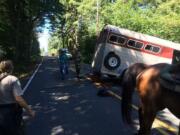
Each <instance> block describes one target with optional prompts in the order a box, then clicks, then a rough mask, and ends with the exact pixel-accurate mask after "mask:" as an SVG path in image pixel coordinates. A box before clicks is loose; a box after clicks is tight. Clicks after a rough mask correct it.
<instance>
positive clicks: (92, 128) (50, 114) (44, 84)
mask: <svg viewBox="0 0 180 135" xmlns="http://www.w3.org/2000/svg"><path fill="white" fill-rule="evenodd" d="M97 90H98V89H97V88H96V87H95V86H94V85H93V84H92V82H91V81H88V80H85V79H84V80H82V81H81V82H78V81H77V80H76V78H75V73H74V70H73V68H72V67H71V68H70V72H69V75H68V78H67V79H66V80H65V81H62V80H60V75H59V69H58V64H57V60H56V58H50V57H47V58H45V59H44V61H43V63H42V66H41V67H40V68H39V70H38V72H37V74H36V76H35V78H34V79H33V80H32V82H31V84H30V86H29V87H28V89H27V90H26V92H25V98H26V99H27V101H28V102H29V103H30V104H31V105H32V106H33V108H34V109H35V110H36V112H37V116H36V117H35V119H33V120H29V121H27V135H120V134H121V135H131V134H132V132H133V131H132V129H130V128H128V127H127V126H126V125H124V124H123V123H122V120H121V114H120V102H117V101H116V100H115V99H114V98H111V97H109V98H102V97H98V96H97V95H96V94H97Z"/></svg>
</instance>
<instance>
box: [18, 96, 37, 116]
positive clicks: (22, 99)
mask: <svg viewBox="0 0 180 135" xmlns="http://www.w3.org/2000/svg"><path fill="white" fill-rule="evenodd" d="M15 100H16V102H17V103H18V104H19V105H20V106H21V107H22V108H24V109H25V110H26V111H27V112H28V114H29V115H30V116H31V117H34V116H35V112H34V111H33V110H32V109H31V108H30V107H29V106H28V104H27V103H26V101H25V100H24V98H23V97H22V96H15Z"/></svg>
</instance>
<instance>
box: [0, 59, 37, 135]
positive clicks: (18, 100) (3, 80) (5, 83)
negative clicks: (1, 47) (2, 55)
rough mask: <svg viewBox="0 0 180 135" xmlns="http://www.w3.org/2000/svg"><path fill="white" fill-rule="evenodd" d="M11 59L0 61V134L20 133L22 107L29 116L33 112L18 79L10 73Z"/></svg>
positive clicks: (11, 70)
mask: <svg viewBox="0 0 180 135" xmlns="http://www.w3.org/2000/svg"><path fill="white" fill-rule="evenodd" d="M12 72H13V63H12V61H11V60H3V61H1V62H0V135H21V134H22V132H23V131H22V130H21V129H22V125H21V124H22V112H23V111H22V109H23V108H24V109H25V110H26V111H27V113H28V114H29V115H30V116H31V117H34V116H35V112H34V111H33V110H32V109H31V108H30V107H29V106H28V104H27V102H26V101H25V99H24V98H23V97H22V96H23V90H22V88H21V84H20V81H19V79H18V78H17V77H16V76H14V75H12Z"/></svg>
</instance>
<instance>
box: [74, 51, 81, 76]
mask: <svg viewBox="0 0 180 135" xmlns="http://www.w3.org/2000/svg"><path fill="white" fill-rule="evenodd" d="M74 61H75V69H76V77H77V79H80V70H81V52H80V49H79V48H77V50H76V53H75V59H74Z"/></svg>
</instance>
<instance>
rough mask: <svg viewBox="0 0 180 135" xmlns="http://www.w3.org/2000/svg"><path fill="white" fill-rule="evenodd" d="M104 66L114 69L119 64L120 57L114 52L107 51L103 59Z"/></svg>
mask: <svg viewBox="0 0 180 135" xmlns="http://www.w3.org/2000/svg"><path fill="white" fill-rule="evenodd" d="M104 66H105V67H106V68H107V69H109V70H115V69H117V68H118V67H119V66H120V58H119V56H118V55H116V54H115V53H112V52H111V53H108V54H107V55H106V57H105V59H104Z"/></svg>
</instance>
